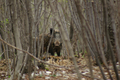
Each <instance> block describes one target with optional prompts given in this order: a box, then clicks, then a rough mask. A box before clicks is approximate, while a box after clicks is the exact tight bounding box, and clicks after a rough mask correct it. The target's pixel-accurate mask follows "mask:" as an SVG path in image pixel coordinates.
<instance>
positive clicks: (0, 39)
mask: <svg viewBox="0 0 120 80" xmlns="http://www.w3.org/2000/svg"><path fill="white" fill-rule="evenodd" d="M0 41H2V42H3V43H5V44H6V45H8V46H10V47H12V48H14V49H17V50H19V51H22V52H24V53H27V54H28V55H30V56H31V57H33V58H34V59H36V60H37V61H38V62H41V63H44V64H47V65H50V66H54V67H59V68H65V69H67V70H70V71H74V70H71V69H70V68H67V67H64V66H59V65H58V66H57V65H54V64H50V63H47V62H45V61H43V60H40V59H39V58H36V57H35V56H34V55H32V54H31V53H29V52H27V51H25V50H21V49H19V48H17V47H15V46H13V45H11V44H9V43H7V42H6V41H4V40H3V39H2V38H1V37H0ZM80 74H81V75H82V76H86V77H90V78H91V76H88V75H84V74H82V73H80ZM94 79H97V80H99V79H98V78H94Z"/></svg>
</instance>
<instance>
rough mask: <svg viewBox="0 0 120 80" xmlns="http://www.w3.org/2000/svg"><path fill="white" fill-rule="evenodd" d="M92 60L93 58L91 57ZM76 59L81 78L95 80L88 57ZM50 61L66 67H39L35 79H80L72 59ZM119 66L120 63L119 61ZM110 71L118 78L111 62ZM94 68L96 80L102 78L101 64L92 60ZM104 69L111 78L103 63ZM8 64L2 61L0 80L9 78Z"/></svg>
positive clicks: (26, 77)
mask: <svg viewBox="0 0 120 80" xmlns="http://www.w3.org/2000/svg"><path fill="white" fill-rule="evenodd" d="M91 60H92V59H91ZM76 61H77V63H78V66H79V72H80V73H81V80H93V79H92V77H91V75H90V70H89V67H88V62H87V58H85V57H84V58H83V57H81V58H76ZM47 62H48V63H51V64H54V65H57V66H59V67H60V66H63V67H64V68H59V67H56V66H55V67H54V66H48V65H45V66H46V67H45V69H37V70H36V73H35V74H34V73H32V74H31V77H33V75H35V77H34V80H78V78H77V73H75V69H74V64H73V63H72V61H71V60H70V59H62V58H61V57H59V58H58V57H56V58H55V57H53V58H51V59H49V60H48V61H47ZM117 66H118V63H117ZM109 68H110V70H109V71H110V73H111V75H112V77H113V80H116V77H115V73H114V70H113V67H112V64H109ZM92 69H93V76H94V80H101V79H103V78H102V75H101V72H100V69H99V66H97V65H95V62H94V61H92ZM102 69H103V71H104V74H105V76H106V78H107V80H110V77H109V74H108V72H107V69H105V67H104V66H103V65H102ZM6 70H7V64H6V60H2V61H0V80H5V79H6V80H7V78H8V77H9V76H6V75H7V73H6ZM119 74H120V71H119ZM22 80H29V79H28V75H27V74H24V75H23V79H22Z"/></svg>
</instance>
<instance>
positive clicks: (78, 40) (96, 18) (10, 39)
mask: <svg viewBox="0 0 120 80" xmlns="http://www.w3.org/2000/svg"><path fill="white" fill-rule="evenodd" d="M119 5H120V1H119V0H0V36H1V37H0V55H1V58H0V60H1V62H0V64H3V62H2V61H6V67H7V68H6V71H5V72H7V75H5V77H4V78H8V79H11V80H16V79H18V80H21V77H22V74H23V70H24V68H25V67H26V68H27V69H28V78H29V79H31V78H30V75H31V73H32V67H33V65H37V64H36V62H37V61H39V62H40V63H43V64H47V65H49V66H52V67H53V66H54V67H56V68H60V67H61V68H64V69H66V67H65V66H56V65H55V64H52V63H47V62H46V61H43V60H41V58H36V57H35V56H34V55H35V53H36V49H35V48H36V47H34V48H33V46H36V44H35V43H36V42H35V41H33V37H38V36H39V35H40V34H41V33H48V32H49V29H50V28H53V27H54V28H56V29H58V30H59V31H60V33H61V36H62V41H63V47H62V52H61V57H62V58H61V59H69V60H71V61H72V62H73V65H74V68H72V70H73V71H74V72H75V73H77V77H78V79H79V80H81V79H83V74H81V72H80V71H79V70H80V69H82V68H80V67H79V66H80V65H82V64H79V61H77V60H78V59H81V60H82V59H83V60H85V61H86V65H87V68H88V69H89V79H88V80H92V79H96V78H95V77H97V79H102V78H103V79H104V80H107V79H111V80H115V79H116V80H119V67H117V66H119V63H120V37H119V36H120V27H119V26H120V6H119ZM83 56H84V58H83ZM32 62H33V63H34V64H33V65H32ZM93 63H95V64H96V65H97V66H98V67H99V68H98V69H99V72H100V74H101V77H100V78H98V76H95V74H94V72H93V69H94V68H93V66H94V64H93ZM116 63H117V64H118V65H117V64H116ZM71 64H72V63H71ZM110 66H112V71H111V69H110ZM103 68H105V69H106V72H107V75H108V76H109V77H106V75H105V71H104V69H103ZM35 70H36V69H35ZM66 70H67V69H66ZM20 73H21V74H20ZM112 73H113V74H112ZM0 74H2V73H0ZM81 75H82V76H81ZM113 75H114V76H113ZM84 76H85V75H84ZM77 77H76V79H77ZM87 77H88V76H87ZM33 78H34V79H35V80H37V79H36V78H35V77H33ZM1 79H2V77H1ZM68 80H69V79H68Z"/></svg>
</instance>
